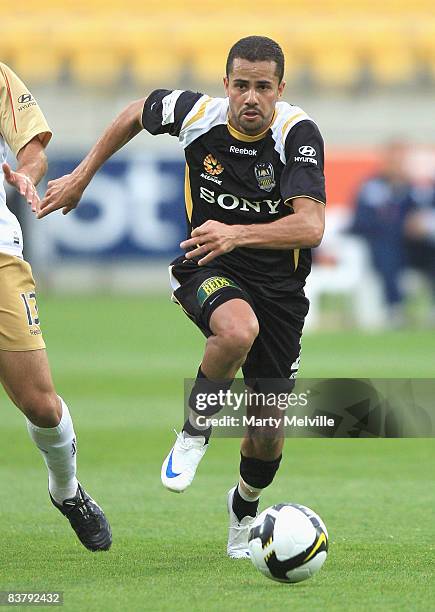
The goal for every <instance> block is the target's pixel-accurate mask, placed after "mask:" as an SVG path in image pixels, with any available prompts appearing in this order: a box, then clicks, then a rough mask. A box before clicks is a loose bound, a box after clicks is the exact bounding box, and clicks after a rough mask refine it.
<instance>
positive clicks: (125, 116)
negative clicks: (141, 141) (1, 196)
mask: <svg viewBox="0 0 435 612" xmlns="http://www.w3.org/2000/svg"><path fill="white" fill-rule="evenodd" d="M144 103H145V99H144V98H142V99H141V100H137V101H135V102H132V103H131V104H129V105H128V106H127V107H126V108H125V109H124V110H123V111H122V112H121V113H120V114H119V115H118V116H117V117H116V119H115V120H114V121H113V123H112V124H111V125H110V126H109V127H108V128H107V129H106V130H105V132H104V133H103V135H102V136H101V138H100V139H99V140H98V141H97V142H96V143H95V145H94V146H93V147H92V149H91V150H90V152H89V153H88V155H87V156H86V157H85V158H84V160H83V161H82V162H81V163H80V164H79V165H78V166H77V168H75V170H73V172H71V174H66V175H65V176H61V177H60V178H58V179H55V180H53V181H49V183H48V189H47V193H46V194H45V196H44V199H43V200H42V201H41V205H40V207H41V210H40V212H39V214H38V219H42V217H46V216H47V215H48V214H50V213H51V212H54V211H55V210H59V209H60V208H62V213H63V214H64V215H66V214H67V213H69V212H70V211H71V210H73V209H74V208H76V206H77V204H78V203H79V202H80V199H81V197H82V195H83V192H84V190H85V189H86V187H87V186H88V185H89V183H90V182H91V180H92V178H93V176H94V175H95V173H96V172H97V171H98V170H99V169H100V168H101V166H102V165H103V164H104V162H105V161H107V160H108V159H109V158H110V157H111V156H112V155H113V154H114V153H116V151H119V149H121V148H122V147H123V146H124V145H126V144H127V143H128V142H129V141H130V140H131V139H132V138H134V137H135V136H136V135H137V134H139V132H140V131H141V130H142V129H143V127H142V123H141V116H142V110H143V106H144Z"/></svg>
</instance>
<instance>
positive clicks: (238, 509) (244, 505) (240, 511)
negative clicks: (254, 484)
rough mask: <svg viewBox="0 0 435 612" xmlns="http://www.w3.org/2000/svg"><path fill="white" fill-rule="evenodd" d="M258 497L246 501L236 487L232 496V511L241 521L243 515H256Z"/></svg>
mask: <svg viewBox="0 0 435 612" xmlns="http://www.w3.org/2000/svg"><path fill="white" fill-rule="evenodd" d="M259 501H260V500H259V499H257V500H256V501H252V502H249V501H246V500H244V499H243V497H241V495H240V493H239V487H238V486H237V487H236V490H235V491H234V497H233V512H234V514H235V515H236V516H237V518H238V519H239V521H241V520H242V519H243V518H245V516H256V514H257V510H258V503H259Z"/></svg>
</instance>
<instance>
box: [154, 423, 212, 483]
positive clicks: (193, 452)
mask: <svg viewBox="0 0 435 612" xmlns="http://www.w3.org/2000/svg"><path fill="white" fill-rule="evenodd" d="M175 433H177V432H175ZM207 448H208V444H206V443H205V437H204V436H195V437H190V436H186V435H185V433H184V431H182V432H181V433H177V439H176V440H175V444H174V446H173V447H172V448H171V451H170V453H169V455H168V456H167V457H166V459H165V460H164V461H163V465H162V472H161V478H162V483H163V486H164V487H166V488H167V489H169V491H173V492H174V493H182V492H183V491H185V490H186V489H187V487H189V486H190V485H191V484H192V481H193V479H194V477H195V472H196V468H197V467H198V464H199V462H200V461H201V459H202V458H203V457H204V455H205V451H206V450H207Z"/></svg>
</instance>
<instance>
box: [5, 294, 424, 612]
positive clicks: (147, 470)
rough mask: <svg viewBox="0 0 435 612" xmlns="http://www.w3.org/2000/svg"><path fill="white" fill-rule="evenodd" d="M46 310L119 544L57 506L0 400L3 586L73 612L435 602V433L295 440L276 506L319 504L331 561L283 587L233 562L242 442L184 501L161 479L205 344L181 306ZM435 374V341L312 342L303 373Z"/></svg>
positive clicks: (99, 302) (223, 448) (66, 300)
mask: <svg viewBox="0 0 435 612" xmlns="http://www.w3.org/2000/svg"><path fill="white" fill-rule="evenodd" d="M39 307H40V312H41V319H42V322H43V328H44V334H45V339H46V342H47V345H48V348H49V356H50V361H51V364H52V369H53V374H54V378H55V382H56V386H57V389H58V391H59V393H60V394H62V395H63V397H64V398H65V400H66V401H67V402H68V404H69V405H70V408H71V411H72V413H73V416H74V419H75V425H76V431H77V433H78V446H79V454H78V460H79V477H80V479H81V481H82V482H83V484H84V485H85V487H86V488H87V489H88V490H89V492H90V493H91V495H93V496H94V497H95V498H96V499H97V500H98V501H99V502H100V503H101V504H102V505H103V507H104V509H105V511H106V513H107V515H108V517H109V519H110V521H111V523H112V528H113V534H114V543H113V547H112V549H111V551H110V552H109V553H107V554H92V553H89V552H87V551H86V550H85V549H84V548H82V546H81V545H80V544H79V542H78V541H77V540H76V538H75V536H74V535H73V533H72V531H71V530H70V528H69V526H68V524H67V522H66V520H65V519H64V518H63V517H61V515H60V514H59V513H57V512H56V511H55V510H54V509H53V508H52V507H51V505H50V503H49V501H48V496H47V492H46V474H45V466H44V465H43V462H42V459H41V458H40V456H39V454H38V452H37V451H36V450H35V448H34V447H33V446H32V444H31V442H30V439H28V436H27V432H26V430H25V427H24V422H23V418H22V416H21V415H20V414H19V413H18V411H17V410H16V409H14V407H13V406H12V405H11V404H10V402H9V401H8V400H7V399H6V397H5V396H4V395H3V394H1V395H0V401H1V429H0V484H1V489H0V490H1V503H0V590H61V591H63V592H64V600H65V604H64V609H65V610H77V611H87V610H92V611H99V610H106V611H107V610H109V611H111V610H126V611H136V610H150V611H157V610H177V611H183V610H198V611H200V610H205V609H208V610H225V611H230V610H231V611H233V610H234V611H262V610H273V611H275V610H276V611H279V612H281V610H287V609H289V610H296V611H299V610H300V611H302V610H304V611H305V610H316V611H322V610H326V611H330V610H343V611H344V610H365V611H371V610H382V611H385V610H391V611H396V610H403V611H405V610H406V611H409V610H422V611H423V610H425V611H426V610H429V609H433V605H434V601H435V592H434V591H435V589H434V581H433V576H434V573H433V572H434V544H433V542H434V520H433V508H434V506H435V488H434V487H433V480H434V478H433V477H434V470H433V466H434V446H435V443H434V440H423V439H420V440H308V439H298V440H292V441H288V443H287V446H286V448H285V454H284V459H283V463H282V468H281V470H280V472H279V474H278V476H277V478H276V481H275V483H274V484H273V485H272V486H271V487H270V488H269V489H268V490H267V491H266V492H265V494H264V496H263V498H262V500H261V508H265V507H266V506H268V505H271V504H273V503H277V502H280V501H296V502H299V503H302V504H305V505H308V506H310V507H312V508H313V509H314V510H316V511H317V512H319V514H320V515H321V516H322V518H323V519H324V520H325V522H326V525H327V526H328V529H329V534H330V552H329V557H328V559H327V561H326V563H325V566H324V567H323V569H322V570H321V571H320V573H319V574H318V575H317V576H315V577H314V578H313V579H312V580H308V581H307V582H304V583H301V584H299V585H293V586H292V585H281V584H278V583H274V582H272V581H270V580H267V579H266V578H264V577H263V576H262V575H261V574H260V573H259V572H257V571H256V570H255V568H254V567H253V566H252V564H251V563H250V562H249V561H243V560H242V561H234V560H231V559H229V558H227V557H226V554H225V546H226V533H227V516H226V509H225V501H226V492H227V490H228V489H229V487H230V486H232V484H233V483H234V482H235V480H236V477H237V473H238V441H237V440H223V439H216V440H215V441H214V443H212V444H211V446H210V449H209V452H208V453H207V456H206V457H205V459H204V461H203V462H202V464H201V466H200V468H199V470H198V474H197V478H196V480H195V482H194V484H193V485H192V487H191V489H190V490H189V491H188V492H186V493H185V494H184V495H174V494H171V493H169V492H167V491H166V490H164V489H163V488H162V486H161V484H160V466H161V461H162V459H163V458H164V456H165V454H166V453H167V451H168V449H169V448H170V446H171V444H172V443H173V439H174V434H173V431H172V429H173V427H179V426H180V424H181V423H182V393H183V379H184V378H185V377H186V378H189V377H192V376H193V375H194V373H195V371H196V368H197V365H198V363H199V361H200V358H201V350H202V346H203V340H202V336H201V335H200V333H199V332H197V331H196V330H195V328H194V326H193V325H192V324H191V323H190V322H189V321H188V320H187V319H185V318H184V316H183V314H182V312H181V311H179V310H178V309H177V307H176V306H174V305H172V304H170V302H169V301H168V300H167V299H166V298H142V299H140V298H119V297H107V298H104V297H99V298H89V297H86V298H85V297H82V298H70V297H63V298H56V299H55V298H50V299H47V298H46V299H44V300H40V304H39ZM434 371H435V368H434V354H433V338H431V336H430V334H428V333H426V332H423V331H420V332H396V333H384V334H375V335H368V334H362V333H357V332H351V331H346V332H342V333H324V334H316V335H314V334H313V335H307V336H306V337H305V338H304V342H303V352H302V368H301V375H304V376H306V377H310V376H311V377H327V376H334V377H342V376H354V377H358V376H360V377H371V376H372V377H375V376H378V377H379V376H384V377H389V376H390V377H406V378H409V377H431V376H433V374H434Z"/></svg>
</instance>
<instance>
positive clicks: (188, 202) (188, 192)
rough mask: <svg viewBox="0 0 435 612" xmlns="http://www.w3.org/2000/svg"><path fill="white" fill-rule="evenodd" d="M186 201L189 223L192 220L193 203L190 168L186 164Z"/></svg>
mask: <svg viewBox="0 0 435 612" xmlns="http://www.w3.org/2000/svg"><path fill="white" fill-rule="evenodd" d="M184 200H185V203H186V213H187V218H188V219H189V221H191V220H192V210H193V202H192V192H191V189H190V176H189V166H188V165H187V164H186V170H185V174H184Z"/></svg>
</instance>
